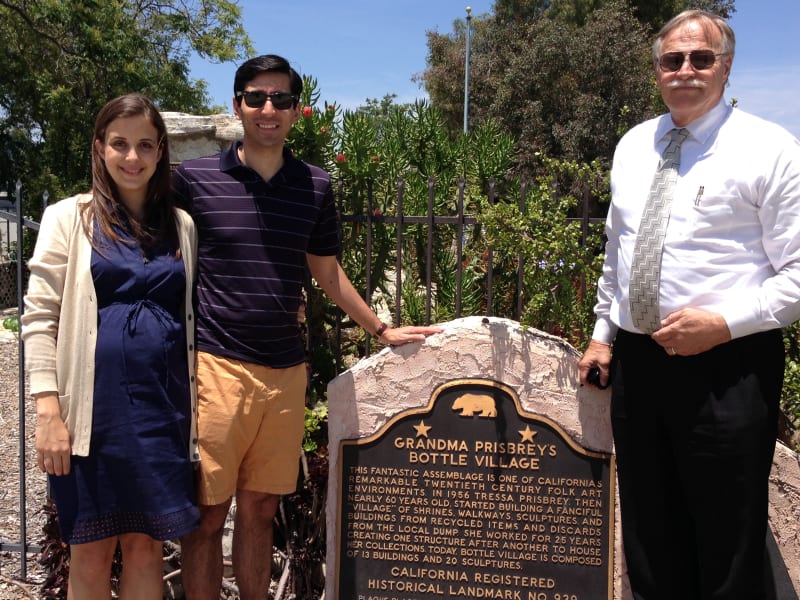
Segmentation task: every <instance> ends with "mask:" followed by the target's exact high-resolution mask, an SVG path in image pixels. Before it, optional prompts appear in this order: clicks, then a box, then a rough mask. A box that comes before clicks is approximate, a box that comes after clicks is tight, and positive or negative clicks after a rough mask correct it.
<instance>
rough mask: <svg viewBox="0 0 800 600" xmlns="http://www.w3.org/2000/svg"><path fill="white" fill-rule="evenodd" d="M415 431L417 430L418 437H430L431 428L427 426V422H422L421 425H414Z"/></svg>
mask: <svg viewBox="0 0 800 600" xmlns="http://www.w3.org/2000/svg"><path fill="white" fill-rule="evenodd" d="M414 429H416V430H417V437H428V431H430V429H431V426H430V425H425V421H420V422H419V425H414Z"/></svg>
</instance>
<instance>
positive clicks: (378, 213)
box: [372, 208, 383, 217]
mask: <svg viewBox="0 0 800 600" xmlns="http://www.w3.org/2000/svg"><path fill="white" fill-rule="evenodd" d="M372 216H373V217H382V216H383V211H382V210H381V209H380V208H376V209H375V210H373V211H372Z"/></svg>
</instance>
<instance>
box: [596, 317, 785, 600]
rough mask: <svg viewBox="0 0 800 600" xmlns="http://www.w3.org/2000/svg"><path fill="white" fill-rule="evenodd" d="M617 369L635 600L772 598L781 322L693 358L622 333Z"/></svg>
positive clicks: (614, 409) (620, 459)
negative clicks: (770, 532)
mask: <svg viewBox="0 0 800 600" xmlns="http://www.w3.org/2000/svg"><path fill="white" fill-rule="evenodd" d="M611 369H612V376H613V384H612V400H611V418H612V425H613V432H614V444H615V447H616V454H617V473H618V480H619V487H620V504H621V514H622V535H623V543H624V548H625V558H626V561H627V565H628V572H629V573H628V574H629V578H630V582H631V587H632V590H633V594H634V597H635V598H636V600H771V598H772V595H771V593H770V592H768V589H769V588H770V586H769V585H768V584H767V583H766V577H765V576H764V564H765V556H766V544H765V539H766V532H767V509H768V478H769V473H770V469H771V466H772V457H773V453H774V450H775V439H776V436H777V420H778V406H779V400H780V393H781V386H782V384H783V370H784V347H783V341H782V337H781V332H780V330H772V331H768V332H764V333H758V334H753V335H750V336H747V337H744V338H739V339H735V340H732V341H730V342H728V343H726V344H723V345H721V346H717V347H716V348H712V349H711V350H709V351H707V352H704V353H702V354H699V355H696V356H689V357H682V356H670V355H668V354H667V353H666V352H665V351H664V349H663V348H661V347H660V346H659V345H658V344H656V343H655V342H653V340H652V339H651V338H650V337H649V336H646V335H638V334H632V333H628V332H625V331H620V332H619V334H618V335H617V339H616V340H615V343H614V355H613V360H612V365H611Z"/></svg>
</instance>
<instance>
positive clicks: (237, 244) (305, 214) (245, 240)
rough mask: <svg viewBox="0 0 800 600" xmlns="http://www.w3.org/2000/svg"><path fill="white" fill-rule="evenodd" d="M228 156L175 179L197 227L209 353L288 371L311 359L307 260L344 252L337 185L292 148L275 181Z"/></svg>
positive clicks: (201, 324) (184, 168) (203, 336)
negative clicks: (304, 308)
mask: <svg viewBox="0 0 800 600" xmlns="http://www.w3.org/2000/svg"><path fill="white" fill-rule="evenodd" d="M238 145H239V142H236V143H235V144H233V145H232V146H231V148H230V149H228V150H227V151H225V152H222V153H220V154H216V155H213V156H207V157H204V158H198V159H193V160H187V161H185V162H183V163H182V164H181V165H180V166H178V167H177V168H176V170H175V172H174V174H173V178H172V185H173V190H174V192H175V194H176V200H177V203H178V205H179V206H181V207H183V208H185V209H186V210H188V211H189V212H190V213H191V215H192V216H193V217H194V221H195V223H196V225H197V235H198V239H199V247H198V252H197V257H198V268H197V273H198V274H197V283H196V293H195V301H196V303H197V311H196V314H197V347H198V349H199V350H203V351H205V352H209V353H212V354H216V355H219V356H225V357H228V358H233V359H238V360H243V361H246V362H252V363H257V364H261V365H266V366H269V367H273V368H285V367H290V366H293V365H297V364H300V363H302V362H303V361H304V360H305V359H306V355H305V348H304V344H303V338H302V336H301V333H300V329H299V326H298V322H297V311H298V308H299V306H300V301H301V299H302V292H303V284H304V282H305V277H306V253H310V254H315V255H319V256H333V255H336V254H337V253H338V252H339V229H338V221H337V215H336V206H335V204H334V199H333V192H332V190H331V182H330V176H329V175H328V173H326V172H325V171H323V170H322V169H320V168H318V167H315V166H313V165H309V164H307V163H305V162H302V161H300V160H297V159H296V158H294V157H293V156H292V155H291V153H290V152H289V150H288V149H284V165H283V167H282V168H281V170H280V171H278V173H277V174H276V175H275V176H274V177H273V178H272V179H270V180H269V181H264V179H262V178H261V176H260V175H259V174H258V173H256V172H255V171H254V170H252V169H250V168H249V167H247V166H246V165H244V164H243V163H242V162H241V160H239V156H238V152H237V147H238Z"/></svg>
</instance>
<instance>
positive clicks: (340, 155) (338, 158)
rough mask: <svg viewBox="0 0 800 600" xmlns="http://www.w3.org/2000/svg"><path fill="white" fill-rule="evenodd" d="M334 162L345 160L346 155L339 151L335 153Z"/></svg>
mask: <svg viewBox="0 0 800 600" xmlns="http://www.w3.org/2000/svg"><path fill="white" fill-rule="evenodd" d="M336 162H337V163H343V162H347V157H346V156H345V155H344V154H342V153H341V152H340V153H339V154H337V155H336Z"/></svg>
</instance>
